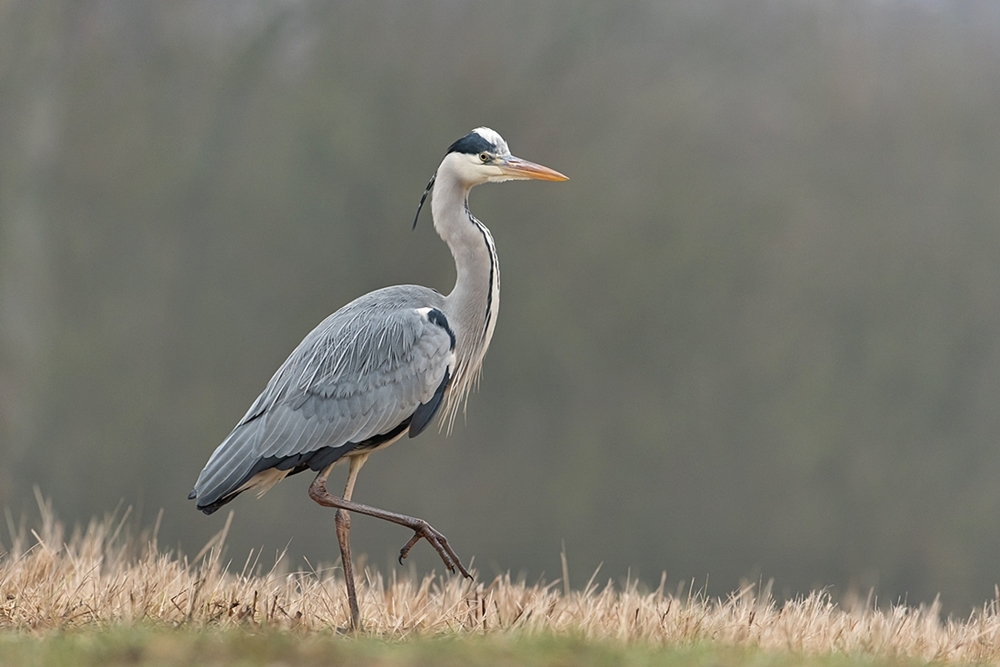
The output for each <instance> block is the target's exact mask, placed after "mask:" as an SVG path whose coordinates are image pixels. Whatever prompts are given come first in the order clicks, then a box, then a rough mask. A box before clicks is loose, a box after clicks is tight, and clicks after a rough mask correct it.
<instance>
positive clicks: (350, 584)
mask: <svg viewBox="0 0 1000 667" xmlns="http://www.w3.org/2000/svg"><path fill="white" fill-rule="evenodd" d="M366 460H368V454H358V455H356V456H352V457H350V466H351V467H350V470H348V472H347V484H346V485H345V486H344V499H345V500H348V501H349V500H350V499H351V496H352V495H353V494H354V483H355V482H356V481H357V479H358V473H359V472H360V471H361V466H363V465H364V464H365V461H366ZM331 470H333V465H330V466H328V467H327V468H326V469H325V470H323V471H322V472H320V474H319V475H317V476H316V480H315V481H314V482H313V485H315V484H316V483H317V482H319V483H320V484H322V485H323V488H324V489H325V488H326V478H327V477H328V476H329V475H330V471H331ZM310 488H311V487H310ZM310 495H312V493H311V492H310ZM334 525H335V526H336V529H337V543H338V544H339V545H340V561H341V564H342V565H343V567H344V581H345V583H346V584H347V604H348V606H349V607H350V609H351V627H350V629H351V631H352V632H357V631H358V630H360V629H361V612H360V610H359V609H358V593H357V589H356V588H355V585H354V563H353V561H352V560H351V515H350V514H348V512H347V511H346V510H344V509H338V510H337V514H336V516H335V517H334Z"/></svg>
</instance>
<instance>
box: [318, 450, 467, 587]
mask: <svg viewBox="0 0 1000 667" xmlns="http://www.w3.org/2000/svg"><path fill="white" fill-rule="evenodd" d="M351 465H352V467H351V470H352V471H353V470H354V468H353V465H354V463H353V460H352V462H351ZM358 467H359V468H360V466H358ZM324 472H325V471H324ZM309 497H310V498H312V499H313V500H314V501H316V502H317V503H319V504H320V505H323V506H324V507H336V508H337V509H338V510H346V511H350V512H358V513H360V514H366V515H368V516H373V517H375V518H376V519H383V520H385V521H391V522H392V523H395V524H399V525H400V526H405V527H406V528H409V529H410V530H412V531H413V537H411V538H410V540H409V541H408V542H407V543H406V545H404V546H403V548H402V549H400V551H399V562H400V563H402V562H403V559H404V558H406V556H407V554H408V553H409V552H410V549H411V548H413V545H414V544H416V543H417V541H418V540H420V538H421V537H422V538H424V539H425V540H427V542H428V543H429V544H430V545H431V546H432V547H434V550H435V551H437V552H438V555H439V556H440V557H441V560H442V561H444V565H445V567H446V568H448V571H449V572H454V571H455V570H456V569H458V571H459V572H461V573H462V576H464V577H466V578H467V579H472V575H471V574H469V571H468V570H466V569H465V566H464V565H462V561H461V560H459V558H458V554H456V553H455V550H454V549H452V548H451V545H450V544H448V538H446V537H445V536H444V535H443V534H441V533H440V532H439V531H437V530H435V529H434V528H433V527H432V526H431V525H430V524H429V523H427V522H426V521H424V520H423V519H417V518H415V517H412V516H406V515H405V514H397V513H396V512H389V511H386V510H380V509H378V508H376V507H371V506H370V505H363V504H361V503H356V502H353V501H352V500H351V499H350V497H347V498H338V497H336V496H334V495H331V494H330V492H329V491H327V490H326V475H324V474H323V473H320V474H319V475H317V477H316V479H315V480H313V483H312V484H311V485H310V486H309ZM338 514H339V512H338Z"/></svg>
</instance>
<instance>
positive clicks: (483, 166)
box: [438, 127, 567, 186]
mask: <svg viewBox="0 0 1000 667" xmlns="http://www.w3.org/2000/svg"><path fill="white" fill-rule="evenodd" d="M442 170H447V171H449V172H450V173H453V174H454V175H455V176H456V177H458V178H459V179H460V180H461V181H463V182H464V183H466V184H468V185H470V186H471V185H479V184H480V183H502V182H503V181H514V180H529V179H535V180H540V181H565V180H567V177H566V176H563V175H562V174H560V173H559V172H558V171H555V170H554V169H549V168H548V167H543V166H542V165H540V164H535V163H534V162H528V161H527V160H522V159H521V158H519V157H514V156H513V155H511V154H510V149H509V148H507V142H506V141H504V140H503V137H501V136H500V135H499V134H498V133H497V132H495V131H494V130H491V129H490V128H488V127H477V128H476V129H474V130H473V131H472V132H469V133H468V134H467V135H465V136H464V137H462V138H461V139H459V140H458V141H456V142H455V143H453V144H452V145H451V146H450V147H449V148H448V152H447V154H445V157H444V160H443V161H442V162H441V167H439V168H438V175H439V176H441V175H443V173H442Z"/></svg>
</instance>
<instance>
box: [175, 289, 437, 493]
mask: <svg viewBox="0 0 1000 667" xmlns="http://www.w3.org/2000/svg"><path fill="white" fill-rule="evenodd" d="M454 344H455V342H454V335H453V333H452V332H451V329H450V328H449V327H448V323H447V320H446V319H445V317H444V315H443V313H441V311H440V310H438V309H436V308H427V307H424V308H413V307H399V306H386V307H383V306H380V302H379V301H378V300H377V299H374V300H371V302H370V303H368V304H365V303H364V302H362V301H361V300H359V302H355V303H352V304H349V305H348V306H345V308H343V309H341V310H340V311H337V312H336V313H334V314H333V315H331V316H330V317H329V318H327V319H326V320H324V321H323V322H322V323H321V324H320V325H319V326H318V327H316V329H314V330H313V331H312V332H311V333H310V334H309V335H308V336H306V338H305V339H304V340H303V341H302V343H301V344H300V345H299V346H298V347H297V348H296V349H295V351H294V352H293V353H292V354H291V356H289V358H288V359H287V360H286V361H285V363H284V364H283V365H282V366H281V368H279V369H278V371H277V372H276V373H275V375H274V377H272V378H271V381H270V382H269V383H268V385H267V388H265V390H264V391H263V392H262V393H261V395H260V396H259V397H258V398H257V400H256V401H255V402H254V404H253V405H252V406H251V408H250V410H249V411H248V412H247V414H246V415H245V416H244V417H243V419H242V420H241V421H240V423H239V424H238V425H237V426H236V428H235V429H233V431H232V433H230V434H229V436H228V437H227V438H226V439H225V440H224V441H223V442H222V444H221V445H219V447H218V448H217V449H216V450H215V452H214V453H213V454H212V456H211V458H210V459H209V461H208V463H207V464H206V465H205V468H204V469H203V470H202V471H201V474H200V475H199V477H198V481H197V482H196V483H195V488H194V490H193V491H192V492H191V496H190V497H191V498H197V499H198V509H201V510H202V511H204V512H206V513H211V512H212V511H215V510H216V509H218V507H220V506H221V505H222V504H224V503H226V502H228V501H229V500H231V499H232V498H233V497H235V496H236V494H238V493H239V492H240V491H242V490H245V489H246V488H247V486H248V485H249V483H250V481H251V480H252V479H253V478H254V477H255V476H256V475H258V474H260V473H263V472H265V471H268V470H270V469H272V468H274V469H276V470H278V471H287V472H285V474H287V473H288V472H299V471H301V470H304V469H306V468H310V469H313V470H322V469H323V468H325V467H326V466H327V465H329V464H330V463H333V462H334V461H336V460H337V459H338V458H340V457H341V456H343V455H344V454H346V453H348V452H349V451H351V450H352V449H354V448H355V447H358V446H366V447H371V446H377V445H379V444H382V443H384V442H388V441H391V440H394V439H395V438H397V437H399V436H400V435H401V434H402V433H403V431H405V430H406V429H407V428H408V427H409V428H410V433H411V435H416V433H417V432H419V431H420V430H422V429H423V428H424V427H425V426H426V425H427V423H428V422H429V421H430V418H431V417H432V416H433V414H434V412H435V411H436V409H437V406H438V404H440V401H441V398H442V396H443V393H444V391H445V390H446V389H447V386H448V382H449V379H450V374H451V366H452V365H453V363H454ZM281 476H283V475H279V476H278V477H277V478H276V479H280V477H281Z"/></svg>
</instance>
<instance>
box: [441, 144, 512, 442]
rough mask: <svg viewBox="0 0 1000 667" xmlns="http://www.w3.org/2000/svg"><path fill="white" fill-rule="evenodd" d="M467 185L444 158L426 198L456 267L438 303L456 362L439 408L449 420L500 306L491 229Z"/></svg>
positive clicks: (478, 364) (474, 376) (472, 379)
mask: <svg viewBox="0 0 1000 667" xmlns="http://www.w3.org/2000/svg"><path fill="white" fill-rule="evenodd" d="M472 185H473V184H470V183H467V182H465V181H463V179H461V178H459V176H458V174H457V173H455V171H454V170H452V169H450V164H449V162H448V160H447V158H446V160H445V161H444V162H443V163H442V164H441V167H440V168H439V169H438V174H437V178H436V180H435V182H434V191H433V198H432V200H431V214H432V216H433V218H434V229H435V230H436V231H437V233H438V235H439V236H440V237H441V238H442V239H443V240H444V242H445V243H447V244H448V248H449V249H450V250H451V254H452V256H453V257H454V258H455V270H456V272H457V277H456V280H455V287H454V289H453V290H452V291H451V293H450V294H449V295H448V296H447V297H445V303H444V311H445V316H446V317H447V318H448V322H449V324H450V326H451V328H452V330H453V331H454V332H455V339H456V343H455V356H456V367H455V370H454V372H453V376H452V383H451V388H450V390H449V392H448V396H447V402H446V404H445V411H444V413H445V416H446V417H447V419H448V420H449V425H450V424H451V423H452V422H453V421H454V418H455V414H456V412H457V410H458V406H459V404H460V403H461V402H462V400H463V399H465V398H466V397H467V396H468V394H469V391H470V390H471V389H472V388H473V386H474V385H475V383H476V381H477V380H478V378H479V372H480V370H481V368H482V362H483V357H484V355H485V354H486V349H487V348H488V347H489V344H490V339H491V338H492V337H493V329H494V328H495V327H496V321H497V312H498V310H499V308H500V266H499V264H498V263H497V257H496V249H495V247H494V245H493V237H492V235H490V232H489V230H488V229H487V228H486V225H484V224H483V223H481V222H479V221H478V220H476V219H475V217H473V215H472V214H471V213H470V212H469V208H468V201H469V200H468V198H469V191H470V190H471V189H472Z"/></svg>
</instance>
